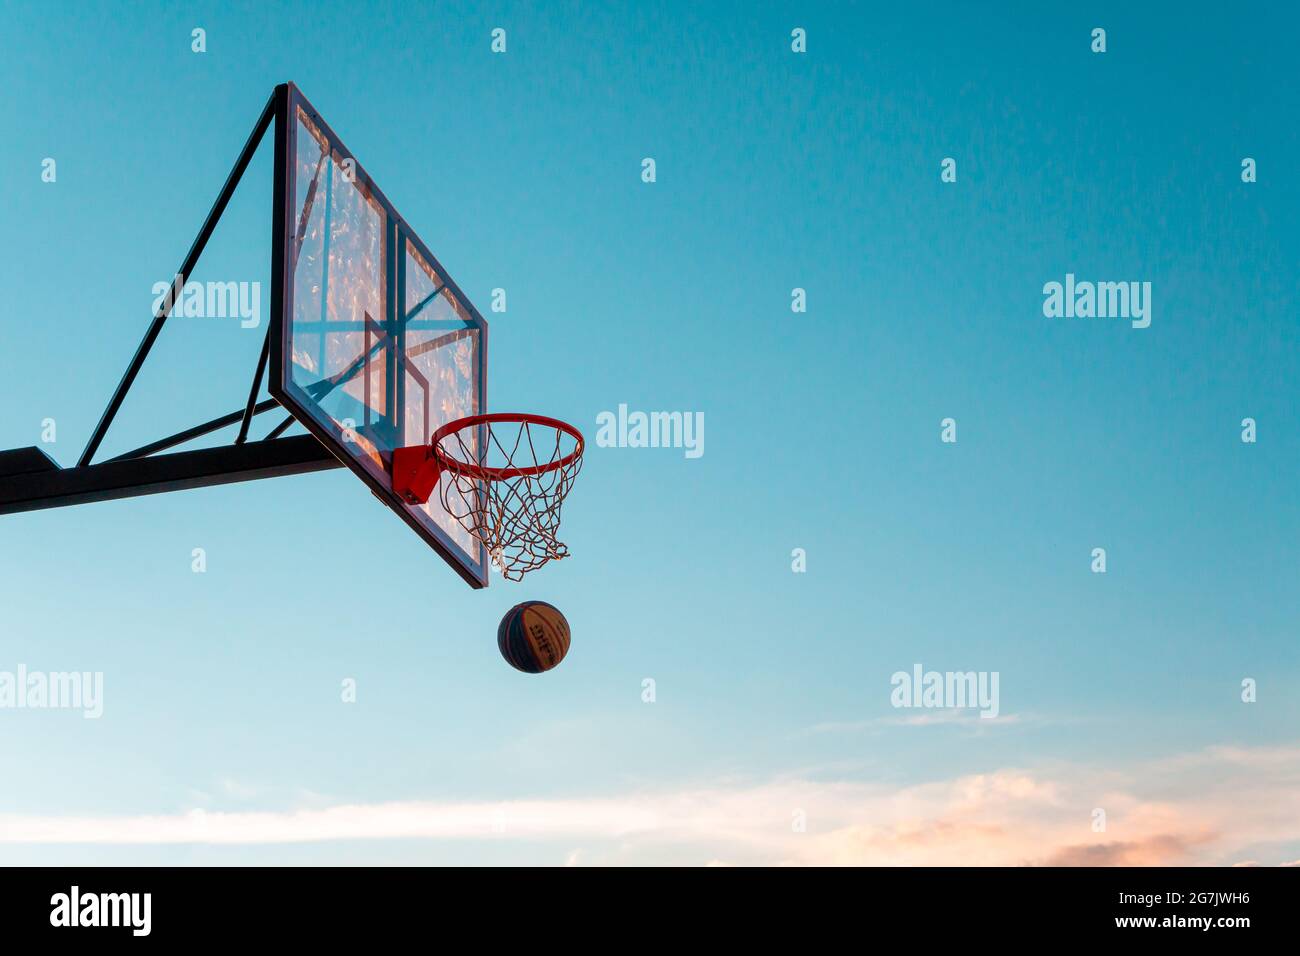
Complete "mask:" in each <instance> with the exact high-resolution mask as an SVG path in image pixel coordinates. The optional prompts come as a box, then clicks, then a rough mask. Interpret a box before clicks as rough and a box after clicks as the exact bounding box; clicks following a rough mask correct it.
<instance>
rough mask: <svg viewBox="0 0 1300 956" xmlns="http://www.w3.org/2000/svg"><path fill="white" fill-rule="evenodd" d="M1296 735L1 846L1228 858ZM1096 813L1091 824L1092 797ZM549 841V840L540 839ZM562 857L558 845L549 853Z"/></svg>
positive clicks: (604, 856) (1274, 791)
mask: <svg viewBox="0 0 1300 956" xmlns="http://www.w3.org/2000/svg"><path fill="white" fill-rule="evenodd" d="M1298 779H1300V747H1291V748H1254V749H1247V748H1212V749H1209V750H1205V751H1199V752H1196V753H1193V754H1184V755H1178V756H1176V757H1173V758H1170V759H1167V760H1164V761H1157V762H1154V763H1149V764H1144V765H1141V766H1136V767H1129V768H1119V769H1115V768H1111V769H1099V768H1095V767H1087V766H1080V765H1057V766H1052V767H1046V768H1040V769H1037V770H1022V769H1000V770H996V771H993V772H990V773H984V774H971V775H964V776H958V777H953V778H950V779H947V780H939V781H933V782H928V783H922V784H915V785H910V786H903V787H898V786H886V785H884V784H878V783H864V782H861V781H838V782H836V781H832V782H824V781H809V780H803V779H779V780H770V781H763V782H749V783H731V784H728V785H726V786H715V787H702V788H692V789H680V790H669V791H661V792H638V793H635V794H628V795H624V796H609V797H592V798H581V797H575V798H564V799H551V800H521V801H511V802H502V803H489V802H393V803H372V804H343V805H336V806H327V807H315V806H310V807H304V808H300V809H296V810H288V811H271V812H213V811H204V810H195V811H192V812H190V813H184V814H175V815H163V816H133V817H131V816H128V817H53V816H24V815H13V814H10V815H0V843H8V844H117V845H140V844H151V845H152V844H211V845H230V844H243V845H252V844H261V845H269V844H290V843H307V842H322V841H340V840H348V841H372V840H412V839H426V840H448V841H485V842H486V841H496V842H499V841H503V840H504V841H511V842H513V844H514V846H515V848H516V849H517V853H518V856H519V858H520V859H521V860H534V859H535V860H537V861H538V862H545V861H551V862H554V861H555V860H556V859H557V857H556V855H555V848H554V847H553V846H552V845H553V844H556V843H560V844H561V852H562V853H567V852H568V851H571V850H572V848H573V847H574V846H578V845H580V846H581V847H582V850H581V853H580V854H579V852H578V851H573V852H572V853H571V854H569V855H568V856H567V861H568V862H571V863H576V862H578V860H579V859H581V861H582V862H583V863H596V864H600V863H637V862H644V861H647V860H652V861H655V862H675V863H683V864H700V865H705V864H713V865H720V864H790V865H803V864H813V865H837V864H844V865H863V864H867V865H965V864H983V865H1004V866H1015V865H1045V866H1152V865H1162V864H1172V865H1182V864H1187V865H1192V864H1204V865H1228V864H1231V863H1234V862H1236V861H1240V860H1243V859H1249V860H1252V861H1254V860H1259V861H1262V862H1264V863H1271V864H1277V863H1282V862H1284V861H1288V860H1294V857H1295V852H1294V850H1295V846H1296V845H1297V843H1300V788H1298V787H1297V786H1296V783H1297V780H1298ZM1095 808H1100V809H1102V810H1104V811H1105V820H1106V827H1105V829H1104V830H1103V831H1101V832H1094V831H1093V818H1094V809H1095ZM548 846H549V847H551V848H549V849H548ZM561 858H565V857H561Z"/></svg>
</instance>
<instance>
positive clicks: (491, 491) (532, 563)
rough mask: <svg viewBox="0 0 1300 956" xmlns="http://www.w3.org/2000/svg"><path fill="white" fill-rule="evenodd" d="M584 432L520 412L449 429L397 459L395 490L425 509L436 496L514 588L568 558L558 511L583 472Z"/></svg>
mask: <svg viewBox="0 0 1300 956" xmlns="http://www.w3.org/2000/svg"><path fill="white" fill-rule="evenodd" d="M584 446H585V442H584V440H583V437H582V433H581V432H580V431H578V430H577V429H576V428H574V427H573V426H572V425H569V424H567V423H566V422H562V421H560V420H559V419H556V418H546V417H544V416H542V415H531V414H527V413H520V412H497V413H495V414H492V415H471V416H470V417H468V418H460V419H457V420H456V421H453V422H448V423H447V424H446V425H443V426H442V427H441V428H439V429H438V430H437V431H436V432H434V433H433V436H432V437H431V438H430V439H429V444H428V445H416V446H414V447H410V448H398V449H396V450H395V451H394V452H393V491H394V492H396V493H397V494H398V495H400V496H401V497H402V498H403V499H404V500H406V501H407V502H409V503H410V504H424V503H426V502H427V501H428V500H429V498H430V497H432V495H433V492H434V489H437V491H438V497H439V499H440V500H441V503H442V506H443V508H444V509H446V511H447V513H448V514H449V515H451V516H452V517H453V518H455V519H456V521H457V522H458V523H459V524H460V526H461V527H462V528H464V529H465V530H466V531H467V532H469V534H471V535H473V536H474V537H475V538H477V539H478V540H479V541H481V542H483V544H484V545H485V546H486V547H487V549H488V554H489V556H490V557H491V559H492V563H493V564H494V565H495V566H496V567H497V569H498V570H500V572H501V573H502V574H503V575H504V576H505V577H506V578H508V579H509V580H511V581H522V580H523V577H524V575H525V574H527V573H528V572H529V571H536V570H537V569H538V568H540V567H541V566H542V565H543V564H545V563H546V562H547V561H551V560H557V561H558V560H560V559H561V558H567V557H568V556H569V549H568V548H567V547H566V546H565V545H564V544H563V543H562V542H560V541H559V540H558V539H557V537H556V535H557V534H558V533H559V530H560V507H561V505H563V504H564V498H565V496H566V495H567V494H568V493H569V489H570V488H572V487H573V482H574V479H576V478H577V477H578V472H579V471H580V470H581V469H582V452H583V449H584Z"/></svg>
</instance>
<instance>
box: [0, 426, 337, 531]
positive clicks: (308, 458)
mask: <svg viewBox="0 0 1300 956" xmlns="http://www.w3.org/2000/svg"><path fill="white" fill-rule="evenodd" d="M36 456H41V457H44V454H43V452H41V451H40V449H38V448H19V449H15V450H14V451H6V452H0V469H11V470H9V471H8V472H7V473H0V515H5V514H15V513H17V512H20V511H39V510H41V509H43V508H62V507H64V506H66V505H84V504H89V503H90V502H92V501H113V500H115V499H117V498H135V497H138V496H140V495H156V494H161V493H162V492H165V491H184V490H186V489H188V488H206V487H208V486H209V485H226V484H231V483H232V482H237V481H253V480H255V479H258V478H275V477H278V476H280V475H302V474H307V473H309V472H313V471H325V470H328V469H330V468H341V467H342V464H341V463H340V462H339V460H338V459H337V458H335V457H334V456H333V455H331V454H330V453H329V451H328V450H326V448H325V446H324V445H322V444H321V443H320V442H318V441H317V440H316V439H315V438H313V437H312V436H311V435H294V436H293V437H291V438H279V439H276V440H275V441H257V442H245V443H244V444H242V445H223V446H220V447H218V448H200V449H197V450H196V451H182V452H174V453H172V454H170V455H155V456H153V457H151V458H129V459H124V460H120V461H106V462H103V463H102V464H99V465H86V466H85V467H77V468H60V467H58V465H56V464H54V462H52V461H50V460H49V459H48V458H46V459H45V461H46V462H47V463H48V467H45V468H42V469H40V470H26V469H28V468H31V467H32V464H33V461H34V459H35V457H36ZM17 468H23V469H24V470H23V471H22V472H20V473H14V471H13V470H12V469H17Z"/></svg>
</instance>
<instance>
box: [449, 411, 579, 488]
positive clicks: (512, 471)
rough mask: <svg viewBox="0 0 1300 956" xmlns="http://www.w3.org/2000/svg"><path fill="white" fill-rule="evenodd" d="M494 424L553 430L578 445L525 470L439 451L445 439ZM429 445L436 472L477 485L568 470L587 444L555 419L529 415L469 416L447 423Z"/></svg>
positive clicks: (522, 413)
mask: <svg viewBox="0 0 1300 956" xmlns="http://www.w3.org/2000/svg"><path fill="white" fill-rule="evenodd" d="M494 422H515V423H518V424H521V425H522V424H528V425H542V426H543V427H546V428H554V429H556V430H557V431H562V432H564V433H565V434H566V435H570V436H572V437H573V438H574V439H575V440H576V441H577V443H578V446H577V447H576V448H574V449H573V451H572V452H570V453H569V454H567V455H565V456H564V457H563V458H561V459H560V460H559V461H551V462H547V463H546V464H544V465H529V466H528V467H526V468H492V467H490V466H488V465H478V464H475V463H474V462H471V461H460V460H458V459H456V458H453V457H451V455H449V454H447V453H446V452H444V451H443V450H442V440H443V439H444V438H446V437H447V436H449V435H454V434H455V433H456V432H458V431H461V430H462V429H465V428H474V427H477V426H479V425H491V424H493V423H494ZM429 444H430V445H432V446H433V457H434V458H435V459H437V461H438V467H439V468H442V469H445V470H449V471H455V472H458V473H459V474H462V475H468V476H469V477H471V478H476V479H478V480H480V481H503V480H505V479H507V478H526V477H529V476H530V475H544V474H546V473H547V472H548V471H555V470H557V469H559V468H567V467H568V466H569V465H572V464H573V463H574V462H575V461H577V460H578V459H579V458H581V457H582V450H583V447H584V445H585V444H586V441H585V439H583V437H582V432H580V431H578V430H577V429H576V428H574V427H573V426H572V425H570V424H569V423H568V422H562V421H560V420H559V419H558V418H547V417H546V416H545V415H533V414H531V413H530V412H494V413H492V414H491V415H470V416H469V417H468V418H458V419H456V420H455V421H454V422H448V423H447V424H445V425H443V426H442V427H441V428H439V429H438V430H437V431H436V432H434V433H433V437H432V438H431V439H429Z"/></svg>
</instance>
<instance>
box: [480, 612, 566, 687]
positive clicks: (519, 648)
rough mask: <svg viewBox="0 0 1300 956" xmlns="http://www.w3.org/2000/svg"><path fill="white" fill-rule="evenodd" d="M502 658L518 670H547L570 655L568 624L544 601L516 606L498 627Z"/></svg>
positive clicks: (527, 672)
mask: <svg viewBox="0 0 1300 956" xmlns="http://www.w3.org/2000/svg"><path fill="white" fill-rule="evenodd" d="M497 647H499V648H500V649H501V656H502V657H504V658H505V659H506V662H507V663H508V664H509V665H510V666H511V667H513V668H514V669H515V670H517V671H523V672H524V673H525V674H540V673H542V671H549V670H550V669H551V668H552V667H554V666H555V665H556V664H558V663H560V661H562V660H564V655H565V654H567V653H569V622H568V621H566V620H565V619H564V615H563V614H561V613H560V609H559V608H557V607H553V606H551V605H550V604H547V603H546V602H545V601H525V602H524V603H523V604H516V605H515V606H514V607H512V608H511V609H510V610H509V611H507V612H506V616H505V617H503V618H502V619H501V626H500V627H498V628H497Z"/></svg>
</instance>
